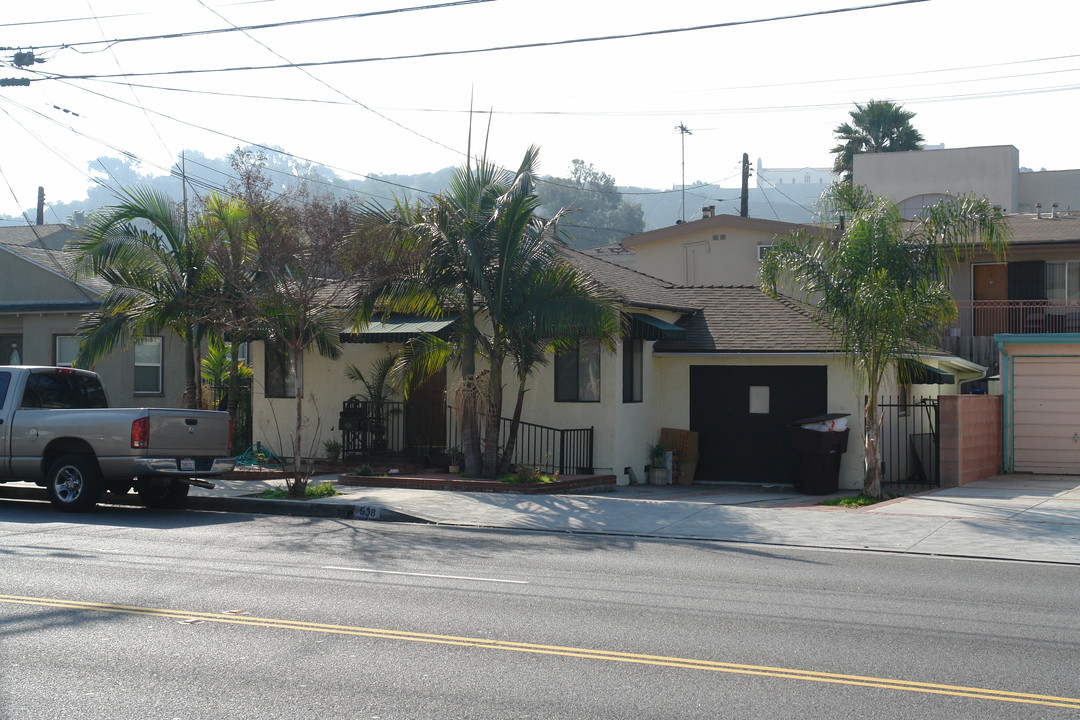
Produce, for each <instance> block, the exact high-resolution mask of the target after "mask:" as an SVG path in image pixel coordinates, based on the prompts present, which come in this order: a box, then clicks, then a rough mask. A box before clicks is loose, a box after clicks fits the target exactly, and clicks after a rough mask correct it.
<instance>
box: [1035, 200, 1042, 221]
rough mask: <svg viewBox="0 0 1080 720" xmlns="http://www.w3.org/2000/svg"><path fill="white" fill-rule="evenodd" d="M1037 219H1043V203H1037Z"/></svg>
mask: <svg viewBox="0 0 1080 720" xmlns="http://www.w3.org/2000/svg"><path fill="white" fill-rule="evenodd" d="M1035 217H1037V218H1039V219H1040V220H1041V219H1042V203H1035Z"/></svg>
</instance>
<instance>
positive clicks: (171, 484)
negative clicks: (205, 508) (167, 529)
mask: <svg viewBox="0 0 1080 720" xmlns="http://www.w3.org/2000/svg"><path fill="white" fill-rule="evenodd" d="M190 489H191V486H190V485H188V484H187V483H186V482H180V481H179V480H165V481H161V480H144V481H143V482H141V483H139V485H138V487H137V491H138V493H139V499H140V500H142V501H143V505H145V506H146V507H148V508H178V507H183V506H184V503H185V502H186V501H187V496H188V490H190Z"/></svg>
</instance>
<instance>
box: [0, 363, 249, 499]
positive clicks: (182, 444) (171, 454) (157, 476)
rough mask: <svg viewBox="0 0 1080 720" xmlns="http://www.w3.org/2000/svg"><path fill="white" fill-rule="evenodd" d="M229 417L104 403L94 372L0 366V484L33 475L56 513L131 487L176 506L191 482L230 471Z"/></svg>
mask: <svg viewBox="0 0 1080 720" xmlns="http://www.w3.org/2000/svg"><path fill="white" fill-rule="evenodd" d="M231 432H232V426H231V424H230V422H229V415H228V413H224V412H216V411H210V410H172V409H147V408H110V407H109V403H108V400H107V399H106V396H105V389H104V387H102V385H101V379H100V378H99V377H98V376H97V374H96V373H92V372H88V371H86V370H76V369H72V368H55V367H28V366H0V483H2V482H12V481H32V482H35V483H37V484H38V485H42V486H44V487H45V488H46V489H47V490H48V494H49V500H51V501H52V503H53V505H54V506H55V507H57V508H59V509H61V510H70V511H81V510H87V509H89V508H91V507H93V506H94V504H95V503H97V501H98V500H99V499H100V498H101V495H102V493H104V492H105V491H108V492H111V493H118V494H124V493H127V492H129V491H130V490H131V489H132V488H134V489H135V490H136V491H137V492H138V493H139V496H140V498H142V500H143V502H145V503H146V504H147V505H150V506H157V507H161V506H178V505H180V504H182V503H183V501H184V499H185V498H186V497H187V494H188V488H189V486H190V485H192V484H195V485H200V486H203V487H213V485H212V484H210V483H208V482H207V481H206V480H203V479H202V478H204V477H209V476H214V475H220V474H221V473H224V472H228V471H229V470H232V469H233V466H234V465H235V461H234V460H233V459H232V458H229V457H228V455H229V447H230V440H231V438H230V434H231Z"/></svg>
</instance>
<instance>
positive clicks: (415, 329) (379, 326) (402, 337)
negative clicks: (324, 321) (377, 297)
mask: <svg viewBox="0 0 1080 720" xmlns="http://www.w3.org/2000/svg"><path fill="white" fill-rule="evenodd" d="M457 320H458V316H457V315H447V316H445V317H442V318H439V319H437V320H435V319H432V318H426V317H419V316H417V315H395V314H392V315H390V316H389V317H376V318H375V319H373V320H372V321H371V324H370V325H368V326H367V328H366V329H365V330H364V331H363V332H359V333H342V334H341V341H342V342H346V343H388V342H405V341H406V340H410V339H412V338H414V337H416V336H417V335H424V334H429V335H435V336H437V337H440V338H443V339H445V338H446V337H447V336H448V335H449V334H450V330H449V328H450V326H451V325H453V324H454V323H455V322H457Z"/></svg>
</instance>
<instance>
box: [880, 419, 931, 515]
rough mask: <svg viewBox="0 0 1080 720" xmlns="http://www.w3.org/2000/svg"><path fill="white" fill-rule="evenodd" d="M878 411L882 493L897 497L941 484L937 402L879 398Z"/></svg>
mask: <svg viewBox="0 0 1080 720" xmlns="http://www.w3.org/2000/svg"><path fill="white" fill-rule="evenodd" d="M878 412H879V413H880V417H881V420H882V422H881V457H882V462H883V476H882V486H883V488H884V489H885V491H886V492H891V493H896V494H899V493H904V492H910V491H915V490H928V489H930V488H935V487H938V486H939V485H940V483H941V479H940V478H941V475H940V452H939V437H940V436H939V429H940V427H941V425H940V415H939V407H938V399H937V398H936V397H926V398H920V399H919V400H908V399H905V398H892V397H883V398H881V402H880V403H878Z"/></svg>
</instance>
